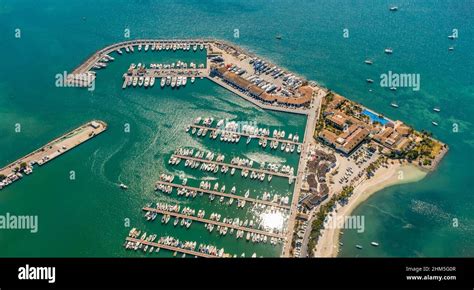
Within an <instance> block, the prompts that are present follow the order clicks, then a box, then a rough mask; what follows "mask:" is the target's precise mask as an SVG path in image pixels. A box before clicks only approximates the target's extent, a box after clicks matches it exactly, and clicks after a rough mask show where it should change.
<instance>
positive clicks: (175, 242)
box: [124, 228, 229, 257]
mask: <svg viewBox="0 0 474 290" xmlns="http://www.w3.org/2000/svg"><path fill="white" fill-rule="evenodd" d="M140 232H141V231H139V230H137V229H135V228H133V229H132V230H131V231H130V233H129V237H131V238H137V237H138V235H139V233H140ZM137 233H138V235H137ZM156 238H157V235H156V234H152V235H149V236H147V233H144V234H143V235H142V236H141V237H140V239H139V241H137V242H134V241H126V242H125V244H124V247H125V248H126V249H130V250H135V251H137V250H142V251H144V252H149V253H151V252H153V251H155V252H159V250H160V245H166V246H169V247H174V248H178V249H184V250H188V251H194V252H197V253H203V254H206V255H211V256H216V257H228V256H229V255H228V254H225V252H224V248H217V247H215V246H212V245H207V244H202V243H201V244H199V246H197V242H196V241H180V240H179V239H176V238H174V237H171V236H164V237H160V238H159V239H158V240H156ZM150 243H154V244H152V245H153V246H149V244H150ZM154 246H156V249H155V248H154ZM175 256H176V252H175ZM183 257H185V254H183Z"/></svg>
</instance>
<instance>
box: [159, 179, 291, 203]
mask: <svg viewBox="0 0 474 290" xmlns="http://www.w3.org/2000/svg"><path fill="white" fill-rule="evenodd" d="M156 184H163V185H169V186H171V187H174V188H184V189H187V190H194V191H196V192H202V193H206V194H213V195H216V196H223V197H228V198H233V199H237V200H245V201H246V202H251V203H257V204H263V205H267V206H273V207H276V208H282V209H286V210H289V209H290V206H288V205H283V204H279V203H274V202H271V201H266V200H259V199H255V198H251V197H244V196H240V195H235V194H230V193H224V192H220V191H215V190H210V189H202V188H198V187H192V186H186V185H180V184H176V183H170V182H166V181H157V182H156Z"/></svg>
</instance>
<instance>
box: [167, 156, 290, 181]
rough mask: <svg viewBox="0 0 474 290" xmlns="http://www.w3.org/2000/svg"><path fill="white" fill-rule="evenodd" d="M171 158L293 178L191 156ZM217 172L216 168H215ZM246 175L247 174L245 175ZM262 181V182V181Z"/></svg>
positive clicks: (287, 175)
mask: <svg viewBox="0 0 474 290" xmlns="http://www.w3.org/2000/svg"><path fill="white" fill-rule="evenodd" d="M171 158H178V159H184V160H191V161H195V162H200V163H205V164H213V165H217V166H222V167H227V168H235V169H240V170H242V171H253V172H256V173H261V174H265V175H272V176H279V177H284V178H288V179H289V180H293V178H294V176H293V175H291V174H289V173H282V172H276V171H270V170H266V169H261V168H254V167H248V166H242V165H238V164H232V163H224V162H218V161H212V160H207V159H203V158H197V157H192V156H186V155H178V154H173V155H172V156H171ZM217 170H218V168H217ZM244 174H245V173H244ZM247 174H248V173H247ZM262 181H263V180H262Z"/></svg>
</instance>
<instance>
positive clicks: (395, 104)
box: [390, 103, 398, 108]
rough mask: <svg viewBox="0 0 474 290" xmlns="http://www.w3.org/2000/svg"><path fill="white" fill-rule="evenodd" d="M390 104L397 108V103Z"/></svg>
mask: <svg viewBox="0 0 474 290" xmlns="http://www.w3.org/2000/svg"><path fill="white" fill-rule="evenodd" d="M390 106H392V107H394V108H398V104H397V103H391V104H390Z"/></svg>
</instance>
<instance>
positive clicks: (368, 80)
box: [365, 79, 374, 84]
mask: <svg viewBox="0 0 474 290" xmlns="http://www.w3.org/2000/svg"><path fill="white" fill-rule="evenodd" d="M365 81H366V82H368V83H369V84H371V83H373V82H374V80H373V79H366V80H365Z"/></svg>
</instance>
